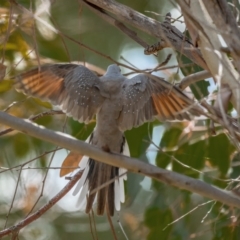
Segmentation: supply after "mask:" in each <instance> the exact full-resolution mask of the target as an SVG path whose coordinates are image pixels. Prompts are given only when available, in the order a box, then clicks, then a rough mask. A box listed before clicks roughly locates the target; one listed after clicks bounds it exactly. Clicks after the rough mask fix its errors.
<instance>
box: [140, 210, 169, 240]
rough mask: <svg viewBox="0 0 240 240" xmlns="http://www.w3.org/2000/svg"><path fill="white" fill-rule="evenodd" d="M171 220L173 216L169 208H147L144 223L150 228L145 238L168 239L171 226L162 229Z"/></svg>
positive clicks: (149, 239)
mask: <svg viewBox="0 0 240 240" xmlns="http://www.w3.org/2000/svg"><path fill="white" fill-rule="evenodd" d="M172 221H173V217H172V213H171V211H170V210H169V209H160V208H157V207H152V208H149V209H147V211H146V212H145V216H144V223H145V225H146V226H147V227H148V228H149V229H150V231H149V234H148V236H147V239H148V240H155V239H156V240H159V239H168V237H169V235H170V233H171V230H172V226H169V227H168V228H166V229H165V230H164V231H163V229H164V228H165V227H166V226H167V224H168V223H170V222H172Z"/></svg>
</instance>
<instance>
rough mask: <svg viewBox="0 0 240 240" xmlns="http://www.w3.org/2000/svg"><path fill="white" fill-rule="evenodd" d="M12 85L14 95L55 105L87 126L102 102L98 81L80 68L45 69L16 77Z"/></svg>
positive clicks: (47, 67) (89, 72) (69, 66)
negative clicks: (26, 96)
mask: <svg viewBox="0 0 240 240" xmlns="http://www.w3.org/2000/svg"><path fill="white" fill-rule="evenodd" d="M15 81H16V83H15V88H16V89H17V90H18V91H21V92H23V93H25V94H27V95H30V96H34V97H37V98H40V99H42V100H45V101H50V102H51V103H52V104H53V105H58V106H59V107H60V108H61V109H62V110H63V111H64V112H66V113H67V115H69V116H72V117H73V118H74V119H76V120H78V121H79V122H85V123H88V122H89V121H90V120H91V119H92V118H93V117H94V115H95V114H96V113H97V111H98V110H99V109H100V107H101V105H102V103H103V101H104V97H103V96H101V94H100V91H99V89H98V85H99V84H100V81H99V78H98V77H97V76H96V75H95V74H94V73H92V72H91V71H90V70H89V69H88V68H86V67H84V66H82V65H77V64H53V65H45V66H41V68H40V69H38V68H35V69H33V70H30V71H28V72H26V73H23V74H20V75H19V76H17V77H16V78H15Z"/></svg>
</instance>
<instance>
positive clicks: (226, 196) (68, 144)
mask: <svg viewBox="0 0 240 240" xmlns="http://www.w3.org/2000/svg"><path fill="white" fill-rule="evenodd" d="M0 122H1V123H2V124H4V125H9V126H10V127H12V128H14V129H16V130H18V131H21V132H24V133H26V134H28V135H30V136H33V137H36V138H39V139H42V140H43V141H47V142H51V143H54V144H56V145H58V146H61V147H64V148H66V149H69V150H71V151H74V152H77V153H80V154H84V155H87V156H89V157H91V158H92V159H96V160H97V161H100V162H103V163H106V164H110V165H113V166H116V167H122V168H125V169H128V170H130V171H131V172H135V173H138V174H143V175H145V176H148V177H151V178H153V179H156V180H157V181H161V182H164V183H166V184H169V185H172V186H175V187H178V188H181V189H185V190H188V191H191V192H195V193H198V194H200V195H202V196H205V197H208V198H210V199H214V200H217V201H220V202H222V203H224V204H227V205H229V206H233V207H240V198H238V197H237V196H235V195H234V194H233V193H231V192H229V191H225V190H222V189H219V188H216V187H214V186H211V185H209V184H207V183H205V182H202V181H200V180H197V179H193V178H190V177H187V176H184V175H181V174H179V173H176V172H171V171H168V170H165V169H161V168H158V167H156V166H153V165H150V164H147V163H144V162H141V161H139V160H138V159H134V158H129V157H126V156H123V155H120V154H115V153H107V152H104V151H102V150H101V149H99V148H97V147H95V146H92V145H89V144H87V143H85V142H82V141H79V140H77V139H74V138H73V137H71V136H69V135H67V134H64V133H60V132H54V131H51V130H48V129H45V128H44V127H42V126H38V125H37V124H35V123H32V122H30V121H29V120H23V119H19V118H16V117H13V116H11V115H9V114H7V113H4V112H0Z"/></svg>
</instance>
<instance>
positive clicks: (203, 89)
mask: <svg viewBox="0 0 240 240" xmlns="http://www.w3.org/2000/svg"><path fill="white" fill-rule="evenodd" d="M177 59H178V63H179V64H181V65H182V64H192V65H191V66H187V67H186V66H185V67H181V71H182V73H183V74H184V76H188V75H190V74H192V73H196V72H199V71H202V70H203V69H202V68H201V67H199V66H198V65H197V64H195V63H193V62H192V61H191V60H190V59H189V58H187V57H185V56H184V55H183V54H179V53H178V55H177ZM209 85H210V84H209V82H207V81H205V80H202V81H199V82H197V83H195V84H192V85H190V88H191V90H192V92H193V94H194V96H195V97H196V98H197V99H201V98H203V97H205V96H208V94H209V92H208V86H209Z"/></svg>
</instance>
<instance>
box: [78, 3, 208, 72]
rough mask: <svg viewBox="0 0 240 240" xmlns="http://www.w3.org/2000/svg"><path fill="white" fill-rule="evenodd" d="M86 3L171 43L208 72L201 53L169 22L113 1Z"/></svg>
mask: <svg viewBox="0 0 240 240" xmlns="http://www.w3.org/2000/svg"><path fill="white" fill-rule="evenodd" d="M83 1H84V2H85V3H90V4H91V7H94V5H95V7H98V8H101V9H104V10H106V11H108V12H110V13H112V14H113V15H114V16H116V17H117V18H118V19H119V20H120V21H123V22H126V23H127V24H129V25H132V26H134V27H135V28H138V29H139V30H141V31H144V32H146V33H148V34H149V35H151V36H155V37H156V38H157V39H158V41H159V40H164V41H166V42H167V43H170V46H172V47H173V48H175V49H176V50H177V51H178V52H180V53H182V54H184V55H185V56H186V57H188V58H189V59H191V60H192V61H193V62H195V63H196V64H198V65H199V66H201V67H202V68H204V69H206V70H208V68H207V65H206V64H205V61H204V59H203V58H202V56H201V53H200V51H199V50H198V49H197V48H195V47H194V46H193V44H192V42H191V40H189V39H188V38H187V37H186V36H185V35H183V34H182V33H181V32H180V31H179V30H178V29H177V28H176V27H174V26H172V25H171V24H169V23H167V22H163V23H160V22H158V21H156V20H154V19H152V18H149V17H147V16H145V15H143V14H141V13H139V12H137V11H134V10H133V9H131V8H129V7H127V6H125V5H123V4H120V3H118V2H115V1H113V0H83Z"/></svg>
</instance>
